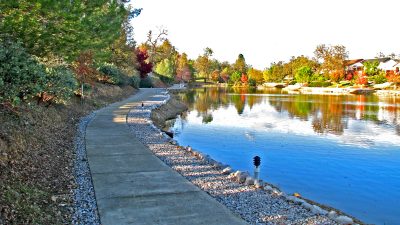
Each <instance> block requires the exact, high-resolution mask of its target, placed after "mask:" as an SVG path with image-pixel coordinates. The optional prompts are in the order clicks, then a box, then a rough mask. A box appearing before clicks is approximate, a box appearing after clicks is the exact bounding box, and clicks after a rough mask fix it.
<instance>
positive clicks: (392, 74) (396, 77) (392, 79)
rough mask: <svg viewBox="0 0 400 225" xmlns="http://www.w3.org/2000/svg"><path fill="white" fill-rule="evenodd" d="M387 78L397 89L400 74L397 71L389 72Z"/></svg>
mask: <svg viewBox="0 0 400 225" xmlns="http://www.w3.org/2000/svg"><path fill="white" fill-rule="evenodd" d="M386 78H387V80H388V81H389V82H393V83H394V89H395V90H396V89H397V84H398V83H400V75H398V74H396V73H395V72H389V73H388V74H387V75H386Z"/></svg>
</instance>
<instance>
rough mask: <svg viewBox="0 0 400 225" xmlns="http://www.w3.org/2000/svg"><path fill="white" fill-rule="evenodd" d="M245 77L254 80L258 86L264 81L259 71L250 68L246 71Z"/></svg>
mask: <svg viewBox="0 0 400 225" xmlns="http://www.w3.org/2000/svg"><path fill="white" fill-rule="evenodd" d="M247 75H248V76H249V79H252V80H255V81H256V83H258V84H260V83H262V82H263V81H264V77H263V72H262V71H261V70H257V69H254V68H250V69H249V70H248V71H247Z"/></svg>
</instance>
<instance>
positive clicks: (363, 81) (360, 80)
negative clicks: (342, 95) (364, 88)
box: [355, 74, 368, 85]
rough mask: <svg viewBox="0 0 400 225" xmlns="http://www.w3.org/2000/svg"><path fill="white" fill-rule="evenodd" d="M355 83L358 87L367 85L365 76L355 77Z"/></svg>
mask: <svg viewBox="0 0 400 225" xmlns="http://www.w3.org/2000/svg"><path fill="white" fill-rule="evenodd" d="M355 83H356V84H358V85H366V84H368V78H367V76H366V75H365V74H359V75H357V77H356V80H355Z"/></svg>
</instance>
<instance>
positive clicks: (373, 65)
mask: <svg viewBox="0 0 400 225" xmlns="http://www.w3.org/2000/svg"><path fill="white" fill-rule="evenodd" d="M363 65H364V72H365V73H366V74H367V75H368V76H374V75H377V74H378V73H379V68H378V66H379V61H378V60H373V61H366V62H364V63H363Z"/></svg>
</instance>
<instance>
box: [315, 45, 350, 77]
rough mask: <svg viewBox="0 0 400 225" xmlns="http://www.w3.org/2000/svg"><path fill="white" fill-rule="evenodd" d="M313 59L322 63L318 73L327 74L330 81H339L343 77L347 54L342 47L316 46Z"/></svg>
mask: <svg viewBox="0 0 400 225" xmlns="http://www.w3.org/2000/svg"><path fill="white" fill-rule="evenodd" d="M314 54H315V57H316V58H317V59H318V60H320V61H322V64H321V68H320V72H321V73H324V74H328V75H329V77H330V79H331V80H332V81H339V80H341V79H343V78H344V75H345V60H346V59H347V58H348V52H347V51H346V47H345V46H343V45H334V46H326V45H324V44H322V45H318V46H317V48H316V49H315V51H314Z"/></svg>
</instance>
